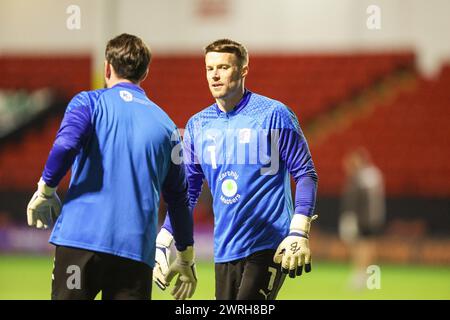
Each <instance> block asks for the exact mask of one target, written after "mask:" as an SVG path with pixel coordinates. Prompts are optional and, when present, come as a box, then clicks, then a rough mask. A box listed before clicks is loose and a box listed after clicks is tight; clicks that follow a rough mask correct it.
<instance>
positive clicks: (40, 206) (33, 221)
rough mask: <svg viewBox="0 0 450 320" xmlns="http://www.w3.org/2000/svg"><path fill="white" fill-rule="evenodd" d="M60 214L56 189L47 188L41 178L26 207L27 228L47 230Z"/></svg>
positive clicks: (59, 201)
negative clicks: (33, 227)
mask: <svg viewBox="0 0 450 320" xmlns="http://www.w3.org/2000/svg"><path fill="white" fill-rule="evenodd" d="M60 212H61V200H59V197H58V195H57V194H56V188H52V187H49V186H47V184H46V183H45V181H44V180H42V178H41V179H40V180H39V182H38V189H37V191H36V192H35V193H34V194H33V197H32V198H31V200H30V202H29V203H28V206H27V220H28V225H29V226H36V228H38V229H42V228H44V229H47V228H48V227H49V226H51V225H52V224H53V222H54V221H56V218H58V216H59V214H60Z"/></svg>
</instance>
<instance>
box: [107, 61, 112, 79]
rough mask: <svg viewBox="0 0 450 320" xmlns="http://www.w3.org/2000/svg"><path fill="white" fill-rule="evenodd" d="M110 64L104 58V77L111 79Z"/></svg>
mask: <svg viewBox="0 0 450 320" xmlns="http://www.w3.org/2000/svg"><path fill="white" fill-rule="evenodd" d="M111 74H112V72H111V64H110V63H109V62H108V61H106V60H105V79H111Z"/></svg>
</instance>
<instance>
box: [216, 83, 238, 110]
mask: <svg viewBox="0 0 450 320" xmlns="http://www.w3.org/2000/svg"><path fill="white" fill-rule="evenodd" d="M243 96H244V88H243V87H242V88H240V89H239V90H238V91H237V92H236V94H234V95H233V96H231V97H227V98H217V99H216V103H217V106H218V107H219V109H220V110H222V111H223V112H230V111H231V110H233V109H234V107H236V105H237V104H238V103H239V101H241V99H242V97H243Z"/></svg>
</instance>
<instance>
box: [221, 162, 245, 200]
mask: <svg viewBox="0 0 450 320" xmlns="http://www.w3.org/2000/svg"><path fill="white" fill-rule="evenodd" d="M238 178H239V175H238V174H237V172H235V171H231V170H230V171H225V172H224V173H222V174H221V175H220V176H219V183H220V182H222V185H221V191H222V194H221V195H220V201H222V202H223V203H224V204H227V205H229V204H234V203H236V202H238V201H239V199H240V198H241V195H240V194H239V193H238V184H237V180H238Z"/></svg>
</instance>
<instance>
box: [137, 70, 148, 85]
mask: <svg viewBox="0 0 450 320" xmlns="http://www.w3.org/2000/svg"><path fill="white" fill-rule="evenodd" d="M148 71H149V68H147V71H145V74H144V75H143V76H142V78H141V80H139V82H142V81H144V80H145V79H147V76H148Z"/></svg>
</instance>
